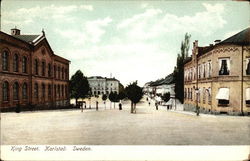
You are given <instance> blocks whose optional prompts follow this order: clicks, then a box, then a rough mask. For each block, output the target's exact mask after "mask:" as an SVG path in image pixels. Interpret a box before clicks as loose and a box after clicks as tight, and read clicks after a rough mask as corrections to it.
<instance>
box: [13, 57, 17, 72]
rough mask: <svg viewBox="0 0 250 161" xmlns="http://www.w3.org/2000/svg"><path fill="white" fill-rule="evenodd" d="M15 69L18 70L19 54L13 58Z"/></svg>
mask: <svg viewBox="0 0 250 161" xmlns="http://www.w3.org/2000/svg"><path fill="white" fill-rule="evenodd" d="M13 71H14V72H18V55H17V54H15V55H14V58H13Z"/></svg>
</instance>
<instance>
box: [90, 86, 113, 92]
mask: <svg viewBox="0 0 250 161" xmlns="http://www.w3.org/2000/svg"><path fill="white" fill-rule="evenodd" d="M113 89H114V90H116V88H113ZM90 90H104V88H96V87H92V88H90ZM106 90H109V88H106ZM110 90H111V91H112V88H110Z"/></svg>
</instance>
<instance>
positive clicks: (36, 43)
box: [0, 28, 70, 108]
mask: <svg viewBox="0 0 250 161" xmlns="http://www.w3.org/2000/svg"><path fill="white" fill-rule="evenodd" d="M20 33H21V31H20V30H19V29H16V28H15V29H11V35H9V34H6V33H4V32H2V31H0V41H1V43H0V53H1V55H0V107H1V108H8V107H15V106H16V105H17V104H20V105H21V106H22V105H37V106H38V105H42V106H45V105H46V106H56V105H67V104H68V103H69V92H68V87H69V63H70V61H69V60H67V59H65V58H62V57H60V56H57V55H55V54H54V52H53V50H52V49H51V47H50V45H49V43H48V41H47V39H46V37H45V32H44V31H43V32H42V34H41V35H21V34H20Z"/></svg>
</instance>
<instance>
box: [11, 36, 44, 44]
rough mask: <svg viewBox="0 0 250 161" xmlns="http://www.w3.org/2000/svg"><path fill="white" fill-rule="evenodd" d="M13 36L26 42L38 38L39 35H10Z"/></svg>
mask: <svg viewBox="0 0 250 161" xmlns="http://www.w3.org/2000/svg"><path fill="white" fill-rule="evenodd" d="M11 36H13V37H15V38H18V39H20V40H23V41H25V42H27V43H29V42H32V41H34V40H35V39H36V38H38V37H39V36H40V35H11Z"/></svg>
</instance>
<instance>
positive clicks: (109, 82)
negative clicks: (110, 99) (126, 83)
mask: <svg viewBox="0 0 250 161" xmlns="http://www.w3.org/2000/svg"><path fill="white" fill-rule="evenodd" d="M88 82H89V86H90V91H91V94H92V95H103V94H106V95H108V94H110V93H111V92H113V93H117V94H118V93H119V81H118V80H117V79H115V78H106V77H100V76H93V77H89V78H88Z"/></svg>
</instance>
